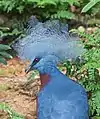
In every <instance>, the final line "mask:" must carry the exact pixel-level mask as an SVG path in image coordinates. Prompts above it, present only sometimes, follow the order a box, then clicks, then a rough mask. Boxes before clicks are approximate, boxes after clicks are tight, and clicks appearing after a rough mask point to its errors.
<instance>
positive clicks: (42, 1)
mask: <svg viewBox="0 0 100 119" xmlns="http://www.w3.org/2000/svg"><path fill="white" fill-rule="evenodd" d="M71 5H76V6H78V5H79V1H78V0H76V1H74V0H27V1H26V0H22V1H20V0H16V1H15V0H1V1H0V9H1V11H7V12H19V13H23V12H24V11H28V12H29V11H30V13H31V11H35V14H36V15H40V11H41V14H42V16H44V17H45V18H48V17H49V18H50V17H51V16H52V17H53V18H67V19H72V18H74V15H73V13H72V12H71V10H70V9H69V8H70V6H71ZM29 6H30V8H29ZM60 11H61V12H60ZM33 13H34V12H33ZM67 14H68V15H67ZM70 15H71V16H70ZM40 16H41V15H40Z"/></svg>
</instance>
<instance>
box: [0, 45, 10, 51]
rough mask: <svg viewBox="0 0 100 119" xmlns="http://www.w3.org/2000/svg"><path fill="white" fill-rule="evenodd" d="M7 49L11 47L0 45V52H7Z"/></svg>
mask: <svg viewBox="0 0 100 119" xmlns="http://www.w3.org/2000/svg"><path fill="white" fill-rule="evenodd" d="M9 49H11V47H10V46H8V45H3V44H0V51H1V50H9Z"/></svg>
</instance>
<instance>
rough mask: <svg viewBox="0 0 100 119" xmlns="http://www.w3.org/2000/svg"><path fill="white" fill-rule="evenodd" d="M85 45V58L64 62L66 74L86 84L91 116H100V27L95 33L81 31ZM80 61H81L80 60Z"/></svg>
mask: <svg viewBox="0 0 100 119" xmlns="http://www.w3.org/2000/svg"><path fill="white" fill-rule="evenodd" d="M74 33H78V35H79V36H80V37H81V39H82V40H83V41H84V46H85V48H86V49H87V51H86V53H85V54H84V56H83V57H84V60H83V59H82V58H81V59H80V60H79V59H77V60H76V61H75V62H69V61H67V62H64V63H63V65H64V66H65V67H66V68H67V73H66V75H69V76H70V77H75V78H76V79H79V80H78V81H79V83H80V84H82V85H83V86H84V88H85V89H86V91H87V93H88V101H89V109H90V111H89V113H90V116H95V118H96V117H97V116H100V29H99V28H98V29H97V30H96V31H95V32H94V33H93V34H89V33H84V32H79V31H78V30H74ZM79 61H80V62H79Z"/></svg>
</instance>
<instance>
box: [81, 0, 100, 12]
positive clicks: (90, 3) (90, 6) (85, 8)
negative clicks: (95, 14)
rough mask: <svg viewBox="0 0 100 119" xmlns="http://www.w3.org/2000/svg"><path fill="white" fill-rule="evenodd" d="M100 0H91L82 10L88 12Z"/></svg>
mask: <svg viewBox="0 0 100 119" xmlns="http://www.w3.org/2000/svg"><path fill="white" fill-rule="evenodd" d="M98 2H100V0H91V1H90V2H89V3H88V4H87V5H86V6H85V7H84V8H83V9H82V12H87V11H88V10H90V9H91V8H92V7H93V6H94V5H96V4H97V3H98Z"/></svg>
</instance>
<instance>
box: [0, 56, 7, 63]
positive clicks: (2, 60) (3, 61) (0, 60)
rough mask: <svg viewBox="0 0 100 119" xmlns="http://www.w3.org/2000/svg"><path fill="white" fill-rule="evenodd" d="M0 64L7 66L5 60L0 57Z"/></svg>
mask: <svg viewBox="0 0 100 119" xmlns="http://www.w3.org/2000/svg"><path fill="white" fill-rule="evenodd" d="M0 63H3V64H5V65H7V62H6V60H5V58H3V57H2V56H0Z"/></svg>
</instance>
